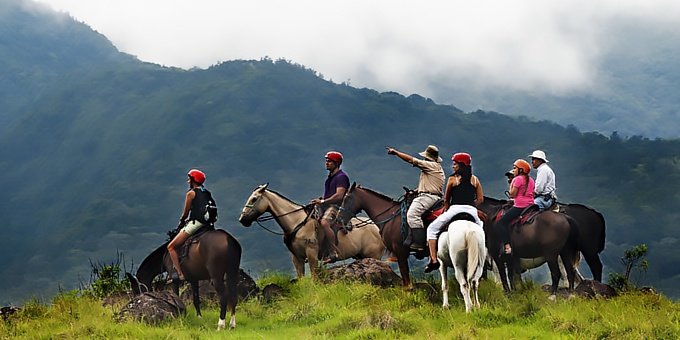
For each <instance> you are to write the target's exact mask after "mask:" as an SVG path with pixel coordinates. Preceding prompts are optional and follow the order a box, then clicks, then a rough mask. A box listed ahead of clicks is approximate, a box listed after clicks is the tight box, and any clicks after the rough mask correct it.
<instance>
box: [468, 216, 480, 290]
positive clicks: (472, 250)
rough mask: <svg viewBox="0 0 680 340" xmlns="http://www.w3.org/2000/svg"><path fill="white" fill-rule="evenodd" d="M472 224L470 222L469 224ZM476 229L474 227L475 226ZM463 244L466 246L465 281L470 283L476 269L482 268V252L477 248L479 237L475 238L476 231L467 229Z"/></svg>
mask: <svg viewBox="0 0 680 340" xmlns="http://www.w3.org/2000/svg"><path fill="white" fill-rule="evenodd" d="M470 223H471V224H472V222H470ZM475 227H476V226H475ZM465 243H466V245H467V249H468V251H467V271H466V272H467V278H466V279H467V280H468V281H470V280H471V279H472V278H474V277H475V276H476V272H477V270H478V269H482V268H484V266H483V265H481V266H480V264H482V263H484V257H485V255H484V252H483V251H482V250H481V249H480V246H479V237H477V231H476V230H475V229H473V228H469V229H468V230H467V231H465Z"/></svg>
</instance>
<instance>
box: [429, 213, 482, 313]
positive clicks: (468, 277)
mask: <svg viewBox="0 0 680 340" xmlns="http://www.w3.org/2000/svg"><path fill="white" fill-rule="evenodd" d="M485 242H486V241H485V236H484V230H483V229H482V228H480V227H479V226H478V225H477V224H475V223H473V222H470V221H466V220H456V221H453V222H451V223H450V224H449V227H448V230H447V231H445V232H443V233H442V234H441V235H440V236H439V241H438V242H437V245H438V250H437V258H438V259H439V262H440V263H441V266H440V267H439V273H440V274H441V278H442V295H443V303H442V306H443V307H444V308H448V307H449V286H448V278H447V271H448V268H449V267H451V268H453V269H454V273H455V277H456V281H458V286H459V288H460V292H461V294H463V300H465V312H466V313H469V312H470V310H471V309H472V307H477V308H479V296H478V294H477V291H478V288H479V279H480V278H481V277H482V272H483V271H484V261H485V259H486V246H485Z"/></svg>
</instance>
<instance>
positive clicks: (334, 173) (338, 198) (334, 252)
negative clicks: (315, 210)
mask: <svg viewBox="0 0 680 340" xmlns="http://www.w3.org/2000/svg"><path fill="white" fill-rule="evenodd" d="M325 157H326V170H328V178H326V183H325V188H324V193H323V198H315V199H313V200H312V201H311V202H310V203H312V204H318V205H320V206H321V207H322V209H324V211H323V214H322V217H321V221H320V222H321V226H322V227H323V230H324V233H325V235H326V237H325V239H326V244H327V248H326V249H327V250H328V254H329V255H328V258H327V259H326V260H325V261H324V262H326V263H331V262H335V261H337V260H338V249H337V246H336V243H337V240H336V237H335V232H333V229H332V228H331V226H332V224H333V222H334V221H335V219H336V217H337V216H338V210H339V204H340V203H342V198H343V197H344V196H345V193H346V192H347V190H348V189H349V177H347V174H345V172H344V171H342V170H340V165H341V164H342V159H343V157H342V154H341V153H339V152H337V151H328V152H327V153H326V156H325Z"/></svg>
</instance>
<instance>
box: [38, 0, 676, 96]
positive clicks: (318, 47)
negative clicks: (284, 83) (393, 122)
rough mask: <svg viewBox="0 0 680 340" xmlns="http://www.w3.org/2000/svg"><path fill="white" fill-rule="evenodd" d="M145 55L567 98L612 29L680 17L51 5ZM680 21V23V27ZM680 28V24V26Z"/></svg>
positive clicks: (153, 0) (546, 7) (633, 7)
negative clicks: (251, 62) (292, 66)
mask: <svg viewBox="0 0 680 340" xmlns="http://www.w3.org/2000/svg"><path fill="white" fill-rule="evenodd" d="M40 2H44V3H48V4H51V5H52V6H53V7H54V8H55V9H57V10H62V11H67V12H69V13H70V14H71V15H72V16H74V17H75V18H76V19H78V20H81V21H83V22H85V23H87V24H89V25H90V26H91V27H93V28H94V29H95V30H97V31H99V32H100V33H102V34H104V35H105V36H107V37H108V38H109V39H110V40H111V41H112V42H113V43H114V44H115V45H116V46H117V47H118V48H119V49H120V50H121V51H123V52H127V53H130V54H133V55H135V56H137V57H139V58H140V59H141V60H144V61H150V62H154V63H159V64H162V65H167V66H177V67H182V68H191V67H202V68H205V67H208V66H210V65H214V64H216V63H218V62H220V61H227V60H232V59H260V58H262V57H264V56H268V57H270V58H272V59H278V58H284V59H287V60H292V61H294V62H297V63H300V64H303V65H305V66H307V67H310V68H313V69H314V70H316V71H318V72H320V73H322V74H324V75H325V76H326V78H327V79H333V80H334V81H337V82H341V81H347V80H349V81H350V83H351V84H352V85H353V86H358V87H371V88H375V89H378V90H384V91H387V90H394V91H399V92H402V93H405V94H410V93H420V94H423V95H426V96H427V95H429V94H431V93H433V90H432V89H431V88H430V86H431V84H434V83H438V84H446V83H460V82H466V83H469V86H475V87H479V88H489V87H491V88H493V87H498V88H509V89H513V90H519V91H544V92H550V93H553V94H554V93H557V94H559V93H564V92H570V91H583V90H584V89H588V88H590V87H592V86H594V83H595V82H596V79H597V74H598V62H599V59H598V58H600V56H601V55H602V54H603V53H606V50H605V49H606V46H607V43H606V41H607V39H620V38H621V37H610V36H607V33H608V32H609V31H608V30H607V27H609V26H610V25H612V24H615V23H618V22H622V21H629V22H636V23H639V24H640V25H650V24H653V25H673V26H676V27H677V26H679V25H680V24H679V23H680V15H679V14H680V3H677V2H676V1H670V0H660V1H656V0H650V1H614V0H611V1H610V0H601V1H593V0H591V1H587V0H575V1H542V0H533V1H503V0H498V1H470V0H468V1H459V0H454V1H427V2H417V3H416V2H412V1H408V2H407V1H385V0H377V1H368V2H367V1H312V0H296V1H285V2H284V1H277V0H248V1H239V2H236V1H228V2H227V1H218V0H214V1H209V0H194V1H179V0H144V1H139V0H116V1H114V0H88V1H82V0H40ZM678 28H680V27H678ZM678 31H679V32H680V29H679V30H678Z"/></svg>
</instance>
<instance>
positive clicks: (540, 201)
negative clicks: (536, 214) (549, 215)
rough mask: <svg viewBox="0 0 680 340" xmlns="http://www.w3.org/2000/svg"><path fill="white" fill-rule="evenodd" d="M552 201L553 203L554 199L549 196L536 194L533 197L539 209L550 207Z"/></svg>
mask: <svg viewBox="0 0 680 340" xmlns="http://www.w3.org/2000/svg"><path fill="white" fill-rule="evenodd" d="M553 203H555V200H554V199H553V198H550V197H546V196H536V197H535V198H534V204H536V205H537V206H538V208H539V209H541V211H543V210H545V209H548V208H550V207H552V205H553Z"/></svg>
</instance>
